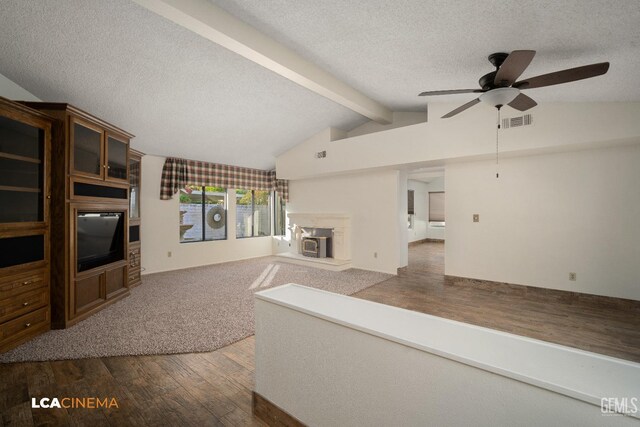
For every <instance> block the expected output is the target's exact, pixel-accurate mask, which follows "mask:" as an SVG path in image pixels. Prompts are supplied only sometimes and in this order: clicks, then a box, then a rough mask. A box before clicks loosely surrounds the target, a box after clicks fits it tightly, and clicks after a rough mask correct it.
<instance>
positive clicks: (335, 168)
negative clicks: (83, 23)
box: [276, 102, 640, 180]
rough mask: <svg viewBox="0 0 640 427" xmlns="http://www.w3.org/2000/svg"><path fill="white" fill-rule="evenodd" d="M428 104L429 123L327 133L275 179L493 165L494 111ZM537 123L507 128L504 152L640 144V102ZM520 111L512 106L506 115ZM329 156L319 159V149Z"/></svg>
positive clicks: (544, 114)
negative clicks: (448, 165)
mask: <svg viewBox="0 0 640 427" xmlns="http://www.w3.org/2000/svg"><path fill="white" fill-rule="evenodd" d="M458 106H459V104H458V105H455V104H430V105H429V116H430V117H432V119H431V120H429V122H427V123H420V124H415V125H410V126H404V127H400V128H396V129H389V130H384V131H380V132H374V133H370V134H366V135H360V136H355V137H351V138H346V139H339V140H336V139H335V137H334V138H331V137H330V136H331V135H332V134H331V133H330V132H327V131H323V132H320V133H318V134H317V135H314V136H313V137H312V138H309V139H307V140H306V141H304V142H301V143H300V144H298V145H296V146H295V147H293V148H292V149H291V150H289V151H287V152H285V153H283V154H281V155H280V156H278V158H277V159H276V169H277V171H278V177H279V178H281V179H290V180H291V179H303V178H314V177H318V176H328V175H331V174H337V173H354V172H356V171H366V170H372V169H376V168H378V169H379V168H396V169H400V168H406V167H407V166H412V168H417V167H425V166H441V165H443V164H444V163H445V162H450V161H452V160H453V161H461V160H464V161H473V160H482V159H491V158H493V157H494V155H495V147H496V140H495V138H496V133H495V132H496V128H495V123H496V115H495V109H492V108H489V107H487V106H486V105H479V106H477V107H474V108H472V109H469V110H467V111H465V112H464V114H460V115H459V116H456V117H453V118H450V119H440V118H439V117H440V115H441V114H443V113H445V112H448V111H450V110H451V109H453V108H455V107H458ZM531 114H532V115H533V124H532V125H530V126H522V127H516V128H510V129H505V130H504V131H503V132H501V136H500V151H501V153H502V155H503V156H504V157H506V156H522V155H532V154H544V153H551V152H562V151H572V150H579V149H584V148H585V147H603V146H610V145H619V144H628V143H635V142H637V141H639V140H640V120H638V117H640V102H599V103H564V104H562V103H558V104H545V105H538V106H536V107H535V108H534V109H533V110H531ZM518 115H522V113H520V112H518V111H515V110H513V109H512V108H507V109H503V110H502V117H503V118H508V117H514V116H518ZM322 150H326V152H327V156H326V158H323V159H317V158H316V157H315V156H314V154H315V153H316V152H317V151H322Z"/></svg>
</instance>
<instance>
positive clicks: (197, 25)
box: [134, 0, 393, 124]
mask: <svg viewBox="0 0 640 427" xmlns="http://www.w3.org/2000/svg"><path fill="white" fill-rule="evenodd" d="M134 1H135V2H136V3H138V4H140V5H141V6H143V7H145V8H147V9H149V10H151V11H152V12H154V13H157V14H158V15H160V16H163V17H164V18H166V19H169V20H170V21H173V22H175V23H176V24H178V25H180V26H182V27H184V28H186V29H188V30H190V31H193V32H194V33H196V34H199V35H200V36H202V37H205V38H206V39H208V40H211V41H212V42H214V43H217V44H219V45H220V46H223V47H225V48H227V49H229V50H230V51H232V52H235V53H237V54H238V55H241V56H243V57H245V58H247V59H249V60H251V61H253V62H255V63H256V64H259V65H261V66H263V67H265V68H267V69H269V70H271V71H273V72H275V73H277V74H279V75H281V76H283V77H285V78H287V79H289V80H291V81H292V82H295V83H297V84H299V85H301V86H303V87H305V88H307V89H309V90H311V91H313V92H315V93H317V94H319V95H322V96H324V97H326V98H328V99H330V100H332V101H334V102H336V103H338V104H340V105H343V106H344V107H347V108H349V109H351V110H353V111H355V112H356V113H359V114H361V115H363V116H365V117H368V118H369V119H371V120H374V121H376V122H379V123H382V124H389V123H391V122H392V121H393V115H392V111H391V110H389V109H388V108H387V107H385V106H384V105H382V104H380V103H379V102H377V101H374V100H373V99H371V98H369V97H368V96H366V95H365V94H363V93H362V92H359V91H357V90H356V89H354V88H352V87H351V86H349V85H348V84H346V83H344V82H343V81H341V80H340V79H338V78H337V77H335V76H334V75H332V74H331V73H329V72H327V71H325V70H323V69H322V68H320V67H319V66H317V65H315V64H313V63H311V62H309V61H307V60H305V59H303V58H302V57H301V56H300V55H298V54H297V53H295V52H294V51H292V50H291V49H289V48H287V47H285V46H283V45H282V44H280V43H278V42H276V41H275V40H273V39H271V38H269V37H267V36H266V35H264V34H263V33H261V32H259V31H258V30H256V29H255V28H253V27H252V26H250V25H248V24H246V23H245V22H243V21H241V20H239V19H238V18H236V17H234V16H233V15H231V14H229V13H227V12H225V11H224V10H222V9H221V8H219V7H217V6H215V5H213V4H212V3H210V2H209V1H207V0H134Z"/></svg>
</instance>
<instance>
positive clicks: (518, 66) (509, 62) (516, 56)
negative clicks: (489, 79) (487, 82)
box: [493, 50, 536, 87]
mask: <svg viewBox="0 0 640 427" xmlns="http://www.w3.org/2000/svg"><path fill="white" fill-rule="evenodd" d="M535 54H536V51H535V50H514V51H513V52H511V53H510V54H509V56H507V59H505V60H504V62H503V63H502V65H501V66H500V68H499V69H498V72H497V73H496V77H495V78H494V79H493V83H494V84H495V85H496V86H498V87H506V86H511V85H512V84H513V82H515V81H516V79H517V78H518V77H520V74H522V73H523V72H524V70H525V69H526V68H527V67H528V66H529V64H530V63H531V60H532V59H533V57H534V56H535Z"/></svg>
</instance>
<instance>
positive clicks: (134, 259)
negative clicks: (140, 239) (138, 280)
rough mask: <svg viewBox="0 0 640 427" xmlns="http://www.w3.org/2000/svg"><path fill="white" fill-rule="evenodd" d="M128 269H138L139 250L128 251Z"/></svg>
mask: <svg viewBox="0 0 640 427" xmlns="http://www.w3.org/2000/svg"><path fill="white" fill-rule="evenodd" d="M129 267H132V268H135V267H140V248H131V249H129Z"/></svg>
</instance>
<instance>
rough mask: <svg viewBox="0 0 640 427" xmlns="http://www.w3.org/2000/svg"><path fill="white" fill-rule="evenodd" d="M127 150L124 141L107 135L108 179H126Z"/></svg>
mask: <svg viewBox="0 0 640 427" xmlns="http://www.w3.org/2000/svg"><path fill="white" fill-rule="evenodd" d="M127 151H128V145H127V143H126V142H124V141H120V140H119V139H116V138H114V137H113V136H107V178H108V179H110V180H122V181H126V180H127Z"/></svg>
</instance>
